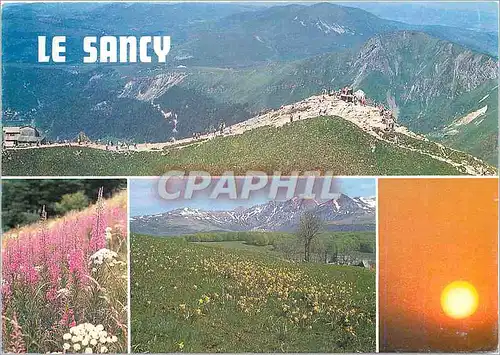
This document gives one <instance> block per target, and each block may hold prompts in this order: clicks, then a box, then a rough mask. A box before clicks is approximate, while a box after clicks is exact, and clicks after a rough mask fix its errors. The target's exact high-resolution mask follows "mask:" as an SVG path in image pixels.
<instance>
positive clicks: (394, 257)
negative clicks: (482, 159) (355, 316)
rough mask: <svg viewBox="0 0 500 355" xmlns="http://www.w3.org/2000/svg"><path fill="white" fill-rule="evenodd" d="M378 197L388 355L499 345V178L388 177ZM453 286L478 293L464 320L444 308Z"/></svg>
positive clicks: (383, 336)
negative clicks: (390, 353) (461, 284)
mask: <svg viewBox="0 0 500 355" xmlns="http://www.w3.org/2000/svg"><path fill="white" fill-rule="evenodd" d="M378 196H379V198H378V208H379V210H378V228H379V262H380V265H379V299H380V307H379V309H380V330H381V332H380V346H381V351H398V350H404V351H412V352H419V351H433V352H437V351H445V352H450V351H451V352H460V351H465V350H467V351H470V352H474V351H478V350H488V349H489V350H491V349H492V347H496V345H497V344H498V341H497V334H498V328H497V327H498V326H497V324H498V323H497V322H498V293H497V292H498V281H497V280H498V263H497V259H498V234H497V228H498V225H497V224H498V179H494V178H491V179H484V178H464V179H461V178H459V179H454V178H440V179H432V178H426V179H381V180H380V182H379V190H378ZM453 281H467V282H469V283H470V284H472V285H474V287H475V288H476V290H477V292H478V294H479V306H478V309H477V311H476V312H475V313H474V314H473V315H472V316H470V317H468V318H465V319H462V320H456V319H453V318H450V317H449V316H447V315H446V314H445V313H444V311H443V309H442V307H441V300H440V297H441V293H442V291H443V290H444V288H445V287H446V286H447V285H448V284H449V283H451V282H453ZM488 347H489V348H488Z"/></svg>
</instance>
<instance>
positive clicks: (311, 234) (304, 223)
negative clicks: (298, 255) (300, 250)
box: [297, 211, 323, 261]
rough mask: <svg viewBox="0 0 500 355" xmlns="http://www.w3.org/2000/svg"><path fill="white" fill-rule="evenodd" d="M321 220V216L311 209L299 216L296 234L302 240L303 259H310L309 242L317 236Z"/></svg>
mask: <svg viewBox="0 0 500 355" xmlns="http://www.w3.org/2000/svg"><path fill="white" fill-rule="evenodd" d="M322 225H323V221H322V219H321V217H319V216H318V215H316V214H314V213H313V212H311V211H306V212H304V213H303V214H302V216H301V217H300V223H299V229H298V231H297V236H298V238H299V240H301V241H302V243H303V245H304V260H305V261H310V256H311V244H312V242H313V240H314V239H315V238H316V237H317V236H318V234H319V232H320V230H321V227H322Z"/></svg>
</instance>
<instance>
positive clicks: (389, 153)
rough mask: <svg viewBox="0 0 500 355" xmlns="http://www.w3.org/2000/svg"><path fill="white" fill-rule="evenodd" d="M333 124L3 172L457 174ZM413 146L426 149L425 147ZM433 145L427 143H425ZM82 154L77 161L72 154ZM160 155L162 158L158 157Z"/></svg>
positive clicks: (29, 153) (43, 160) (20, 158)
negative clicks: (180, 171) (181, 171)
mask: <svg viewBox="0 0 500 355" xmlns="http://www.w3.org/2000/svg"><path fill="white" fill-rule="evenodd" d="M373 141H375V139H374V138H373V137H371V136H369V135H367V134H366V133H365V132H363V131H361V130H360V129H359V128H358V127H356V126H355V125H353V124H351V123H350V122H347V121H345V120H343V119H338V118H335V117H318V118H315V119H310V120H307V121H300V122H295V123H294V124H292V125H290V124H288V125H286V126H284V127H281V128H274V127H263V128H259V129H255V130H252V131H249V132H246V133H245V134H243V135H238V136H230V137H223V138H217V139H213V140H210V141H208V142H206V143H203V144H200V145H192V146H188V147H185V148H183V149H180V150H179V149H171V150H170V151H169V152H168V153H167V154H165V153H160V152H135V153H129V154H118V153H112V152H106V151H99V150H94V149H86V148H77V147H71V148H68V147H62V148H61V147H58V148H46V149H43V150H39V149H30V150H17V151H7V152H6V153H4V156H3V169H4V171H3V173H4V175H8V176H16V175H49V176H50V175H161V174H163V173H165V172H166V171H169V170H174V169H176V170H204V171H208V172H210V173H212V174H220V173H222V172H224V171H228V170H232V171H234V172H235V173H237V174H238V173H239V174H244V173H246V171H248V170H262V171H265V172H268V173H272V172H274V171H276V170H279V171H281V172H282V173H283V174H286V173H290V172H291V171H294V170H298V171H307V170H322V171H332V172H333V173H334V174H335V175H454V174H458V173H459V172H458V171H457V170H456V169H455V168H453V167H452V166H450V165H449V164H446V163H444V162H441V161H437V160H435V159H433V158H431V157H428V156H424V155H421V154H419V153H416V152H411V151H408V150H405V149H401V148H398V147H396V146H394V145H392V144H389V143H385V142H377V147H376V150H375V152H374V153H372V151H371V143H372V142H373ZM416 143H418V144H424V145H429V144H427V143H424V142H416ZM430 146H432V144H430ZM77 151H81V154H77ZM162 154H164V155H162Z"/></svg>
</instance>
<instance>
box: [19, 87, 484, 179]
mask: <svg viewBox="0 0 500 355" xmlns="http://www.w3.org/2000/svg"><path fill="white" fill-rule="evenodd" d="M318 116H339V117H341V118H343V119H345V120H347V121H349V122H351V123H353V124H355V125H356V126H358V127H359V128H360V129H362V130H363V131H365V132H366V133H368V134H370V135H371V136H373V137H375V138H376V139H377V140H379V141H384V142H388V143H390V144H393V145H396V146H398V147H400V148H403V149H407V150H410V151H414V152H418V153H420V154H424V155H427V156H429V157H432V158H434V159H437V160H439V161H443V162H446V163H448V164H450V165H452V166H453V167H455V168H457V169H460V168H462V169H463V170H465V171H466V172H467V173H468V174H471V175H489V174H491V173H492V172H490V171H486V170H485V169H484V168H483V167H482V166H484V165H485V164H484V163H483V162H482V161H481V160H479V159H477V158H474V157H472V156H471V158H473V159H474V161H476V162H477V163H478V166H472V165H470V164H469V163H468V162H467V161H462V162H456V161H454V160H452V159H449V158H447V157H446V156H445V154H443V156H442V155H436V154H433V153H431V152H429V151H424V150H421V149H416V148H412V147H408V146H405V145H403V144H400V143H398V142H397V141H394V140H389V139H386V138H385V137H384V135H383V134H381V132H383V131H384V129H385V128H386V124H385V123H383V121H382V119H383V117H382V115H381V114H380V112H379V110H378V108H376V107H374V106H368V105H366V106H361V105H354V104H353V103H347V102H344V101H342V100H340V99H339V98H337V97H336V96H329V95H317V96H311V97H309V98H307V99H305V100H303V101H299V102H296V103H294V104H290V105H285V106H282V107H281V108H280V109H275V110H270V111H269V112H267V113H265V114H262V115H258V116H255V117H252V118H250V119H248V120H246V121H243V122H240V123H236V124H234V125H232V126H228V127H226V128H225V129H224V133H223V134H222V135H223V136H234V135H239V134H243V133H245V132H247V131H250V130H253V129H256V128H259V127H264V126H275V127H281V126H283V125H285V124H287V123H290V122H291V121H293V122H296V121H299V120H305V119H309V118H314V117H318ZM394 132H396V133H400V134H403V135H406V136H408V137H411V138H413V139H418V140H422V141H427V142H428V141H429V140H428V139H427V138H425V137H424V136H422V135H418V134H416V133H414V132H412V131H410V130H408V128H406V127H404V126H401V125H398V124H395V126H394ZM220 136H221V134H220V133H219V132H217V133H207V134H202V135H201V136H200V137H199V138H198V139H195V138H191V137H190V138H184V139H179V140H176V141H175V142H161V143H144V144H137V145H136V146H135V147H134V146H129V147H127V148H119V149H117V148H116V146H113V147H108V148H106V146H105V145H102V144H95V143H91V144H83V145H81V147H87V148H94V149H102V150H106V149H108V150H110V151H113V152H118V153H120V152H127V151H161V150H163V149H164V148H169V147H171V148H172V149H182V148H184V147H187V146H191V145H192V144H203V143H204V142H205V141H207V140H210V139H213V138H215V137H220ZM436 144H437V143H436ZM438 145H439V144H438ZM51 146H68V144H53V145H51ZM71 146H77V147H80V145H78V144H76V143H71ZM439 146H441V145H439ZM32 148H43V146H42V147H27V148H16V149H32ZM443 149H444V148H443ZM448 149H451V148H448ZM451 150H453V149H451Z"/></svg>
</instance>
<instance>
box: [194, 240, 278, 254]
mask: <svg viewBox="0 0 500 355" xmlns="http://www.w3.org/2000/svg"><path fill="white" fill-rule="evenodd" d="M193 243H194V244H201V245H205V246H213V247H221V248H228V249H238V250H247V251H251V252H258V253H270V254H275V255H278V254H277V253H276V252H274V251H273V247H272V245H262V246H259V245H253V244H248V243H247V242H243V241H238V240H235V241H229V242H193Z"/></svg>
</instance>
